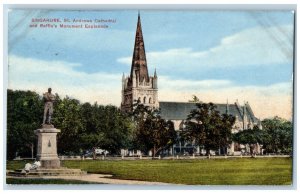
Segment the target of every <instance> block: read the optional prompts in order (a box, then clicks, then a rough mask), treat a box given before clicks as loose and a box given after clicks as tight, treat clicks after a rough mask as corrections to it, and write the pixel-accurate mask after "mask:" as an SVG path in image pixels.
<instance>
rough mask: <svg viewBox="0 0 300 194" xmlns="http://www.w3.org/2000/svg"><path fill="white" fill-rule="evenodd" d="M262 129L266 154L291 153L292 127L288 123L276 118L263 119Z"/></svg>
mask: <svg viewBox="0 0 300 194" xmlns="http://www.w3.org/2000/svg"><path fill="white" fill-rule="evenodd" d="M262 127H263V132H264V147H265V149H266V151H267V152H272V153H287V154H290V153H291V152H292V142H293V125H292V123H291V122H290V121H287V120H285V119H282V118H280V117H277V116H276V117H274V118H272V119H264V120H263V121H262Z"/></svg>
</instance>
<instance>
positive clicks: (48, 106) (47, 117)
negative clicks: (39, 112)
mask: <svg viewBox="0 0 300 194" xmlns="http://www.w3.org/2000/svg"><path fill="white" fill-rule="evenodd" d="M51 91H52V89H51V88H48V92H46V93H44V94H43V99H44V101H45V108H44V118H43V125H44V124H49V125H50V124H51V116H52V114H53V102H54V100H55V96H54V95H53V94H51Z"/></svg>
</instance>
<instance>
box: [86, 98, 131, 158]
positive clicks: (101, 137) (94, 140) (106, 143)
mask: <svg viewBox="0 0 300 194" xmlns="http://www.w3.org/2000/svg"><path fill="white" fill-rule="evenodd" d="M81 118H82V119H83V123H84V131H83V132H82V134H81V135H80V140H81V142H82V147H83V148H85V149H91V148H96V147H100V148H102V149H105V150H108V151H109V152H110V153H111V154H119V153H120V149H122V148H126V147H128V146H130V142H131V141H132V130H133V123H132V121H131V120H130V118H129V117H127V116H125V115H124V114H122V112H121V111H120V109H119V108H117V107H115V106H112V105H108V106H101V105H100V106H99V105H98V104H97V103H95V104H94V105H90V104H89V103H85V104H83V105H82V111H81Z"/></svg>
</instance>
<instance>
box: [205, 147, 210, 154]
mask: <svg viewBox="0 0 300 194" xmlns="http://www.w3.org/2000/svg"><path fill="white" fill-rule="evenodd" d="M205 150H206V154H205V155H206V156H208V155H209V154H210V149H209V148H205Z"/></svg>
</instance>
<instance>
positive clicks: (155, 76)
mask: <svg viewBox="0 0 300 194" xmlns="http://www.w3.org/2000/svg"><path fill="white" fill-rule="evenodd" d="M154 78H157V75H156V68H155V70H154Z"/></svg>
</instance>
